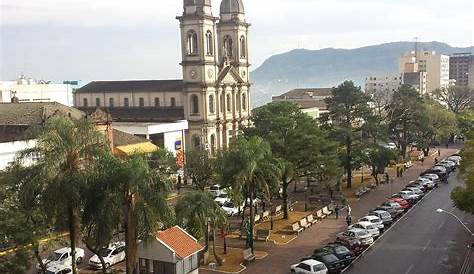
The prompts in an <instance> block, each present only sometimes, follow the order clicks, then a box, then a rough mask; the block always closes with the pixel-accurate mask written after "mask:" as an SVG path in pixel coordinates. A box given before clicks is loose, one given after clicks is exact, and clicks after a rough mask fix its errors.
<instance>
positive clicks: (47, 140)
mask: <svg viewBox="0 0 474 274" xmlns="http://www.w3.org/2000/svg"><path fill="white" fill-rule="evenodd" d="M106 150H108V146H107V142H106V140H105V136H104V135H103V134H101V133H100V132H98V131H97V130H96V129H95V127H94V125H93V124H92V123H91V122H90V121H89V120H86V119H80V120H72V119H71V118H66V117H53V118H50V119H49V120H48V121H47V123H46V125H45V127H44V130H43V131H42V133H40V134H39V136H38V137H37V138H36V146H35V147H34V148H32V149H28V150H26V151H24V152H23V153H22V154H21V155H20V157H19V161H23V160H27V159H29V158H30V157H33V156H35V157H37V161H36V162H35V163H34V165H35V166H36V168H35V170H37V172H38V176H40V177H42V178H44V180H42V181H43V192H42V199H43V201H44V202H45V203H46V208H47V211H48V213H49V214H50V215H51V216H54V217H56V218H57V219H61V218H64V219H65V220H66V223H67V227H68V230H69V241H70V247H71V257H72V271H73V274H76V273H77V269H76V261H77V259H76V251H75V248H76V244H77V241H78V238H79V231H80V229H79V227H80V215H81V203H82V197H81V192H82V189H83V188H84V186H85V185H86V183H87V182H86V180H85V178H86V177H87V172H88V170H89V169H90V168H91V167H92V166H93V165H94V162H95V157H96V156H97V155H98V154H100V153H103V152H104V151H106Z"/></svg>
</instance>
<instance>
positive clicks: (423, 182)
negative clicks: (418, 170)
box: [414, 177, 436, 190]
mask: <svg viewBox="0 0 474 274" xmlns="http://www.w3.org/2000/svg"><path fill="white" fill-rule="evenodd" d="M414 182H415V183H421V185H422V186H424V187H425V188H427V189H428V190H430V189H433V188H435V186H436V184H435V183H434V182H433V180H431V179H428V178H424V177H418V178H417V179H416V180H415V181H414Z"/></svg>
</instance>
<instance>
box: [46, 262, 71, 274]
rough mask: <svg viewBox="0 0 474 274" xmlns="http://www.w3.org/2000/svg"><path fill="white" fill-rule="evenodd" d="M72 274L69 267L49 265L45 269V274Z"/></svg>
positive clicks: (55, 264)
mask: <svg viewBox="0 0 474 274" xmlns="http://www.w3.org/2000/svg"><path fill="white" fill-rule="evenodd" d="M70 273H72V268H71V266H65V265H62V264H57V263H51V264H50V265H48V267H47V268H46V274H70Z"/></svg>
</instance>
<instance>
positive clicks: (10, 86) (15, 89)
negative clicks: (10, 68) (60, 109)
mask: <svg viewBox="0 0 474 274" xmlns="http://www.w3.org/2000/svg"><path fill="white" fill-rule="evenodd" d="M72 92H73V87H72V86H71V85H70V84H52V83H49V82H44V81H36V80H33V79H31V78H26V77H25V76H23V75H22V76H20V77H19V79H18V80H16V81H1V82H0V102H2V103H11V102H12V100H13V98H14V97H16V98H18V102H57V103H60V104H63V105H65V106H72V105H73V104H74V102H73V96H72Z"/></svg>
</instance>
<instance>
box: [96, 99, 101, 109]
mask: <svg viewBox="0 0 474 274" xmlns="http://www.w3.org/2000/svg"><path fill="white" fill-rule="evenodd" d="M95 106H96V107H100V98H95Z"/></svg>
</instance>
